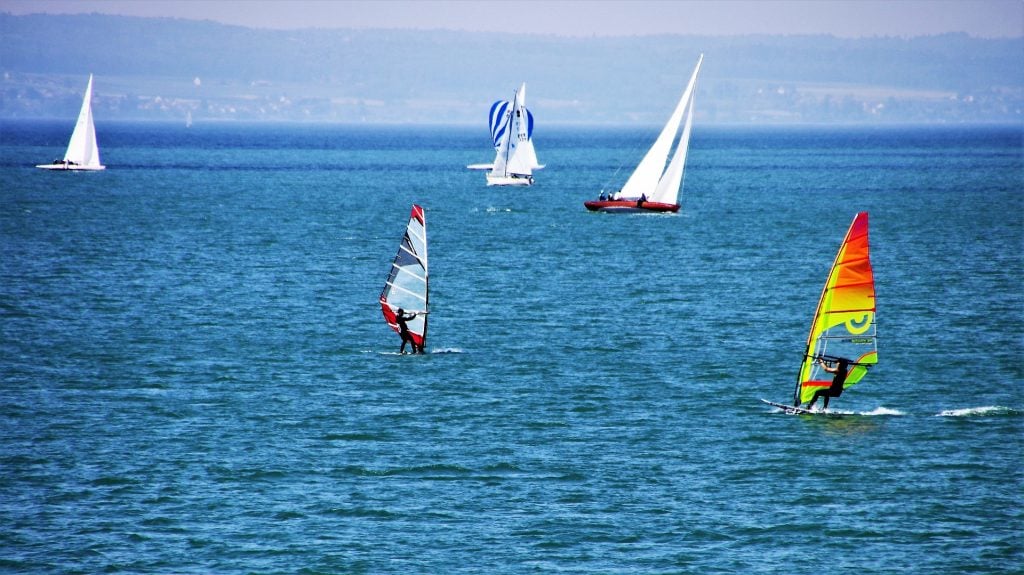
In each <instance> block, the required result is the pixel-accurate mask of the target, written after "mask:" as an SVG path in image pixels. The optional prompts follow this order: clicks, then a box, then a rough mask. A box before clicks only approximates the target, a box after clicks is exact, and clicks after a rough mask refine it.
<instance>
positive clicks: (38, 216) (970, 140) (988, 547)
mask: <svg viewBox="0 0 1024 575" xmlns="http://www.w3.org/2000/svg"><path fill="white" fill-rule="evenodd" d="M70 128H71V126H70V125H65V124H64V123H29V122H15V123H12V122H8V123H4V124H2V125H0V386H2V388H0V525H2V528H0V571H5V572H31V573H61V574H64V573H101V572H107V573H374V574H376V573H387V574H391V573H402V574H405V573H443V574H448V573H586V574H593V573H693V574H707V573H795V574H803V573H806V574H818V573H822V572H832V573H838V572H845V573H896V572H899V573H943V574H945V573H1020V572H1022V571H1024V536H1022V533H1024V469H1022V467H1024V466H1022V461H1024V453H1022V451H1024V449H1022V445H1024V441H1022V438H1024V367H1022V361H1024V297H1022V295H1021V290H1020V286H1019V284H1020V279H1021V277H1022V273H1024V253H1022V249H1024V145H1022V132H1021V130H1020V129H1019V128H1010V129H1007V128H995V127H974V128H972V127H961V126H957V127H936V128H828V129H826V128H800V129H796V128H792V129H789V128H771V129H768V128H761V129H756V128H742V129H741V128H724V127H704V126H698V127H697V128H695V130H694V133H693V139H692V142H691V156H690V159H689V162H688V172H687V176H686V182H685V189H684V193H683V196H684V197H683V209H682V210H681V212H680V213H679V214H678V215H607V214H592V213H588V212H586V211H585V210H584V208H583V205H582V202H583V201H584V200H585V199H590V198H593V197H596V196H597V194H598V192H599V190H600V189H601V188H602V187H610V186H613V185H616V183H618V184H621V182H622V180H623V179H624V178H625V177H626V175H627V174H628V169H629V168H628V165H629V164H630V163H635V162H636V161H638V159H639V157H640V155H641V154H642V152H643V150H642V148H643V144H644V143H645V139H646V140H647V141H649V139H650V138H652V137H653V133H654V132H655V131H656V128H653V129H648V130H640V129H598V128H569V127H561V128H550V127H549V128H543V127H542V126H540V127H538V129H537V131H536V132H535V141H536V147H537V151H538V155H539V157H540V160H541V162H542V163H545V164H547V168H545V169H544V170H543V171H541V172H539V173H538V174H537V177H536V180H537V185H536V186H534V187H533V188H530V189H519V190H510V189H501V188H487V187H486V186H485V185H484V176H483V174H482V173H481V172H470V171H467V170H465V168H464V166H465V165H466V164H470V163H479V162H486V161H489V160H490V159H491V155H492V152H491V151H490V149H489V143H488V137H487V133H486V128H485V127H481V128H480V129H468V128H438V127H431V128H407V127H376V128H374V127H346V126H327V127H325V126H302V125H284V126H267V125H255V126H244V125H235V124H223V125H202V124H197V125H195V126H193V127H192V128H191V129H185V128H184V126H180V125H172V124H106V123H101V125H100V126H99V138H100V145H101V152H102V158H103V161H104V163H105V164H107V165H108V169H107V170H106V171H105V172H101V173H51V172H47V171H43V170H37V169H34V168H33V167H32V165H33V164H36V163H44V162H48V161H50V160H52V159H53V158H55V157H58V156H60V155H62V154H63V149H64V147H65V145H66V142H67V138H68V134H69V131H70ZM623 165H625V166H626V167H625V168H622V167H623ZM620 168H622V169H621V170H620ZM616 180H617V182H616ZM413 202H417V203H420V204H422V205H423V206H424V207H425V208H426V210H427V226H428V233H429V237H430V256H431V260H430V264H431V275H432V284H431V285H432V292H431V304H432V306H431V312H432V313H431V324H430V332H429V339H428V342H427V351H428V354H427V355H425V356H411V355H405V356H400V355H398V354H397V353H396V352H397V351H398V346H399V343H400V341H399V338H398V336H397V335H396V334H394V333H393V332H391V331H390V330H388V329H387V328H386V326H385V325H384V323H383V321H382V319H381V317H380V311H379V307H378V306H377V304H376V298H377V296H378V294H379V292H380V289H381V287H382V285H383V281H384V278H385V277H386V275H387V271H388V266H389V264H390V260H391V258H392V257H393V256H394V253H395V250H396V249H397V245H398V241H399V239H400V237H401V234H402V233H403V230H404V225H405V221H406V219H407V217H408V213H409V207H410V205H411V204H412V203H413ZM864 210H866V211H868V212H870V222H871V242H872V249H873V252H872V258H873V262H874V269H875V275H876V280H877V302H878V316H877V322H878V332H879V335H880V338H879V365H878V366H877V368H876V369H875V370H873V371H872V372H871V373H870V374H869V376H868V377H867V378H865V380H864V381H863V382H862V383H861V384H859V385H857V386H855V387H853V388H850V389H849V390H848V391H847V392H846V393H845V394H844V395H843V396H842V398H840V399H837V400H835V401H834V402H833V403H832V407H833V408H835V409H836V410H837V411H841V412H844V413H847V415H845V416H843V417H838V418H822V417H798V416H787V415H783V414H781V413H778V412H776V411H774V410H772V409H771V408H769V407H768V406H766V405H764V404H761V403H760V402H759V399H760V398H768V399H773V400H776V401H789V400H790V398H791V396H792V390H793V385H794V383H795V378H796V371H797V367H798V364H799V361H800V354H801V353H802V352H803V345H804V340H805V338H806V336H807V330H808V329H809V322H810V319H811V315H812V313H813V311H814V307H815V305H816V303H817V299H818V296H819V294H820V290H821V286H822V284H823V282H824V280H825V275H826V274H827V272H828V267H829V265H830V264H831V262H832V259H833V258H834V256H835V252H836V250H837V249H838V245H839V242H840V240H841V239H842V236H843V234H844V233H845V231H846V228H847V227H848V226H849V224H850V222H851V220H852V219H853V216H854V214H855V213H856V212H858V211H864Z"/></svg>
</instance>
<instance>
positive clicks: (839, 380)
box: [807, 357, 850, 409]
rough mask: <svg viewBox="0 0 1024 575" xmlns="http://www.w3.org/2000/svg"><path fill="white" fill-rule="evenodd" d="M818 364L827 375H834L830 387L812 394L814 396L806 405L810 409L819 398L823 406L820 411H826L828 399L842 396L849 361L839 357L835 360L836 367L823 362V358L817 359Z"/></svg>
mask: <svg viewBox="0 0 1024 575" xmlns="http://www.w3.org/2000/svg"><path fill="white" fill-rule="evenodd" d="M818 363H819V364H821V368H822V369H824V370H825V371H827V372H829V373H834V374H835V376H834V377H833V378H832V385H830V386H829V387H827V388H823V389H819V390H818V391H815V392H814V396H813V397H811V401H810V402H809V403H808V404H807V409H812V408H813V407H814V404H815V402H817V401H818V398H819V397H824V398H825V399H824V404H823V406H822V409H828V400H829V398H830V397H839V396H840V395H842V394H843V384H845V383H846V376H847V374H848V372H849V368H850V360H848V359H846V358H845V357H840V358H839V359H837V360H836V365H835V366H834V367H833V366H830V365H828V363H826V362H825V360H824V359H823V358H820V357H819V358H818Z"/></svg>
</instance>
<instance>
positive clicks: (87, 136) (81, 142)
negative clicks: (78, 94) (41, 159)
mask: <svg viewBox="0 0 1024 575" xmlns="http://www.w3.org/2000/svg"><path fill="white" fill-rule="evenodd" d="M36 167H37V168H43V169H44V170H102V169H105V168H106V166H104V165H102V164H100V148H99V146H98V145H97V144H96V126H95V125H94V124H93V121H92V74H89V85H88V86H87V87H86V88H85V97H84V98H83V99H82V110H81V111H80V112H79V113H78V123H77V124H75V131H74V132H72V133H71V141H70V142H68V150H67V152H65V153H64V159H63V160H54V161H53V163H52V164H41V165H38V166H36Z"/></svg>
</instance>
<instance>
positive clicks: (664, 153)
mask: <svg viewBox="0 0 1024 575" xmlns="http://www.w3.org/2000/svg"><path fill="white" fill-rule="evenodd" d="M703 61H704V55H703V54H701V56H700V59H698V60H697V67H696V68H694V70H693V75H692V76H691V77H690V83H689V84H688V85H687V86H686V90H685V91H683V95H682V97H681V98H679V103H678V104H676V108H675V110H673V111H672V115H671V116H670V117H669V119H668V122H666V123H665V127H664V128H662V130H661V133H660V134H658V139H657V140H655V141H654V145H652V146H651V149H650V150H648V151H647V155H645V156H644V158H643V160H640V164H639V165H637V167H636V170H634V171H633V174H632V175H631V176H629V179H628V180H626V183H625V184H624V185H623V186H622V190H621V191H620V192H619V197H620V198H623V199H633V198H639V197H640V196H641V195H646V196H647V198H648V199H651V198H652V197H653V196H654V195H655V194H656V188H657V186H658V182H659V181H660V180H661V179H662V175H663V172H664V171H665V163H666V162H667V161H668V154H669V152H670V151H671V150H672V143H673V142H674V141H675V139H676V134H677V133H678V131H679V124H680V123H681V122H682V120H683V113H684V112H685V111H686V107H687V104H688V103H689V101H690V97H691V94H692V93H693V88H694V85H695V84H696V82H697V73H698V72H699V71H700V65H701V62H703ZM684 153H685V152H684Z"/></svg>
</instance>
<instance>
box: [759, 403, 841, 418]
mask: <svg viewBox="0 0 1024 575" xmlns="http://www.w3.org/2000/svg"><path fill="white" fill-rule="evenodd" d="M761 401H763V402H765V403H767V404H768V405H770V406H772V407H777V408H779V409H781V410H782V411H784V412H785V413H787V414H789V415H832V416H836V417H838V416H839V415H840V414H839V413H835V412H832V411H825V410H815V409H806V408H803V407H797V406H795V405H786V404H784V403H775V402H774V401H768V400H767V399H762V400H761Z"/></svg>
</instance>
